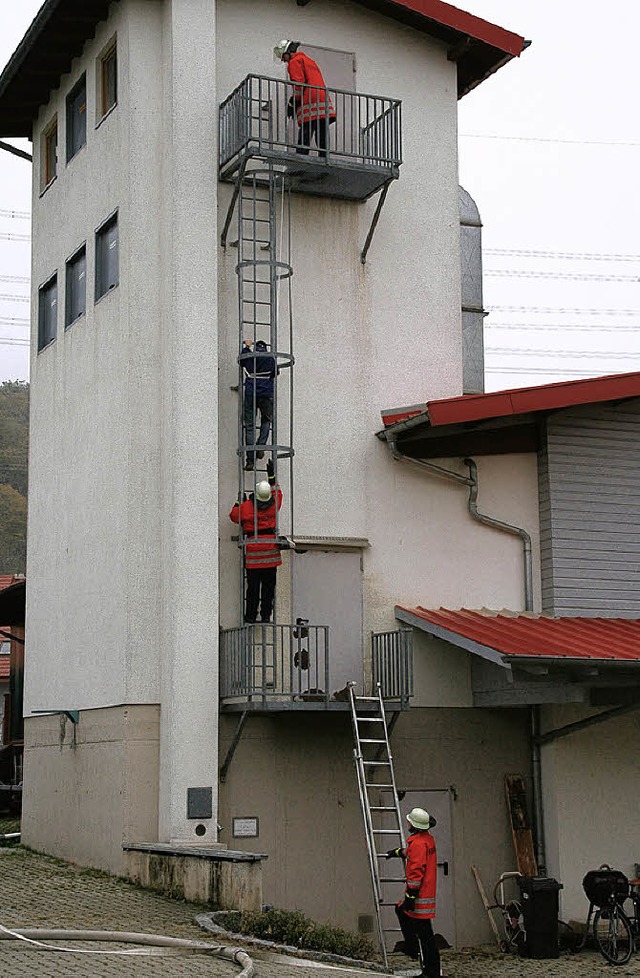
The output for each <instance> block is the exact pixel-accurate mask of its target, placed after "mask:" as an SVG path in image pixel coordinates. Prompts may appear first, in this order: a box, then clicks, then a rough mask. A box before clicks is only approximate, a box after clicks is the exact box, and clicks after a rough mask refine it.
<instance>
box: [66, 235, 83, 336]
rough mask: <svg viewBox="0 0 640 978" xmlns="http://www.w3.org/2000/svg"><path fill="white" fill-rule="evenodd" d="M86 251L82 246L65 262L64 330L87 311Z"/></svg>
mask: <svg viewBox="0 0 640 978" xmlns="http://www.w3.org/2000/svg"><path fill="white" fill-rule="evenodd" d="M86 278H87V249H86V248H85V246H84V245H82V247H81V248H78V250H77V251H76V253H75V254H74V255H72V256H71V258H70V259H69V260H68V262H67V279H66V283H65V316H64V325H65V329H66V328H67V327H68V326H71V323H75V321H76V319H79V318H80V316H84V314H85V312H86V311H87V281H86Z"/></svg>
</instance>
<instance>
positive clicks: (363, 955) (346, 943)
mask: <svg viewBox="0 0 640 978" xmlns="http://www.w3.org/2000/svg"><path fill="white" fill-rule="evenodd" d="M238 924H239V926H238V930H239V932H240V933H242V934H249V935H251V936H253V937H260V938H262V939H263V940H267V941H275V942H276V943H277V944H290V945H292V946H293V947H299V948H300V949H301V950H306V951H324V952H325V953H328V954H340V955H343V956H344V957H347V958H357V959H358V960H360V961H374V960H376V959H377V957H378V954H377V951H376V949H375V947H374V946H373V944H372V943H371V941H370V940H369V938H368V937H365V936H364V935H363V934H354V933H352V932H351V931H348V930H343V928H342V927H337V926H335V925H334V924H318V923H316V922H315V921H314V920H311V919H310V918H309V917H307V916H306V915H305V914H303V913H302V911H301V910H277V909H271V910H263V911H260V912H257V911H256V912H252V913H249V912H245V913H241V914H238Z"/></svg>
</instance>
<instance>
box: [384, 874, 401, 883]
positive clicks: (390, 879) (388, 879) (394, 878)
mask: <svg viewBox="0 0 640 978" xmlns="http://www.w3.org/2000/svg"><path fill="white" fill-rule="evenodd" d="M380 882H381V883H404V882H405V877H404V876H381V877H380Z"/></svg>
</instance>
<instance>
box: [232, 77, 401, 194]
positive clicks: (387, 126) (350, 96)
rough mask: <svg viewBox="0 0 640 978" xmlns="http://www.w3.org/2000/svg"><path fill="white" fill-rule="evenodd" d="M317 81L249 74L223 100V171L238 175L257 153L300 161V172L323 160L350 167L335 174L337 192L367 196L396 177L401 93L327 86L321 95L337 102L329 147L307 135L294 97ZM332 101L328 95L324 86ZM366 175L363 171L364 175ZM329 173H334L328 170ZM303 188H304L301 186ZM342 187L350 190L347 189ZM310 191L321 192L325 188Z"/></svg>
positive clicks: (326, 164)
mask: <svg viewBox="0 0 640 978" xmlns="http://www.w3.org/2000/svg"><path fill="white" fill-rule="evenodd" d="M304 89H309V90H311V89H313V91H314V96H315V93H317V92H318V89H317V88H314V86H310V85H294V84H293V83H292V82H289V81H283V80H281V79H277V78H266V77H263V76H261V75H248V76H247V77H246V78H245V80H244V81H243V82H241V84H240V85H238V87H237V88H236V89H235V91H233V92H232V93H231V95H229V97H228V98H226V99H225V101H224V102H223V103H222V105H221V106H220V176H221V177H222V179H229V178H232V177H233V175H234V174H235V173H236V171H237V170H238V169H239V168H240V166H241V165H242V163H243V161H244V160H246V158H247V157H250V156H258V157H261V158H263V159H272V160H279V161H280V162H285V161H286V160H287V158H288V159H289V161H294V160H295V162H296V167H295V168H293V173H294V176H295V174H296V173H297V174H298V175H300V174H301V173H303V172H304V171H305V170H308V169H309V167H310V166H311V167H313V166H316V167H317V166H318V165H319V164H321V165H322V166H323V167H324V168H325V170H326V168H327V167H329V168H336V167H338V168H342V169H343V170H345V171H351V176H350V177H349V176H348V175H347V174H346V173H343V174H342V178H341V181H335V180H334V182H333V184H332V186H333V187H334V188H337V189H336V193H335V195H336V196H344V197H350V198H354V199H364V198H365V197H367V196H370V194H371V193H373V192H374V191H375V190H376V189H378V188H379V187H380V186H382V185H383V183H384V182H386V181H387V180H389V179H392V178H395V177H397V176H398V167H399V166H400V164H401V163H402V135H401V103H400V102H399V101H398V100H397V99H390V98H382V97H381V96H378V95H364V94H361V93H359V92H347V91H343V90H341V89H337V88H327V89H326V90H325V89H322V90H321V91H322V98H321V99H320V101H321V103H322V104H324V105H330V106H331V110H332V111H331V110H329V109H327V111H328V112H329V111H331V114H333V113H335V122H333V123H331V124H329V120H328V119H327V120H326V121H327V123H328V124H327V130H328V140H327V143H328V145H327V147H326V150H325V151H322V150H320V149H319V148H318V147H317V146H316V145H315V141H314V142H312V143H311V145H310V146H308V145H301V144H300V143H299V127H298V123H297V119H296V117H295V113H294V115H293V116H291V111H292V110H291V109H289V112H288V111H287V109H288V107H289V106H290V105H292V102H291V100H292V99H294V98H295V97H296V96H297V97H298V98H300V97H304V95H303V94H302V96H301V93H303V92H304ZM325 91H326V96H327V98H328V100H329V101H328V102H327V101H326V100H325V97H324V93H325ZM357 175H359V179H356V176H357ZM325 177H326V173H325ZM298 189H301V188H298ZM340 190H341V191H342V192H340ZM309 192H320V191H319V190H317V189H316V190H315V191H309Z"/></svg>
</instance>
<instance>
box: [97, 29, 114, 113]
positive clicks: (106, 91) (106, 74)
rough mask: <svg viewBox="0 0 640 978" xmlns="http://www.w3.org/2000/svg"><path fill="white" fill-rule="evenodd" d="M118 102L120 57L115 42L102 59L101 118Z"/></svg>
mask: <svg viewBox="0 0 640 978" xmlns="http://www.w3.org/2000/svg"><path fill="white" fill-rule="evenodd" d="M117 101H118V56H117V51H116V45H115V42H114V43H113V44H112V45H111V47H110V48H109V50H108V51H107V52H106V54H104V55H103V56H102V58H101V59H100V108H101V113H100V116H101V118H102V116H105V115H106V114H107V112H109V110H110V109H112V108H113V107H114V105H115V104H116V102H117Z"/></svg>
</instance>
